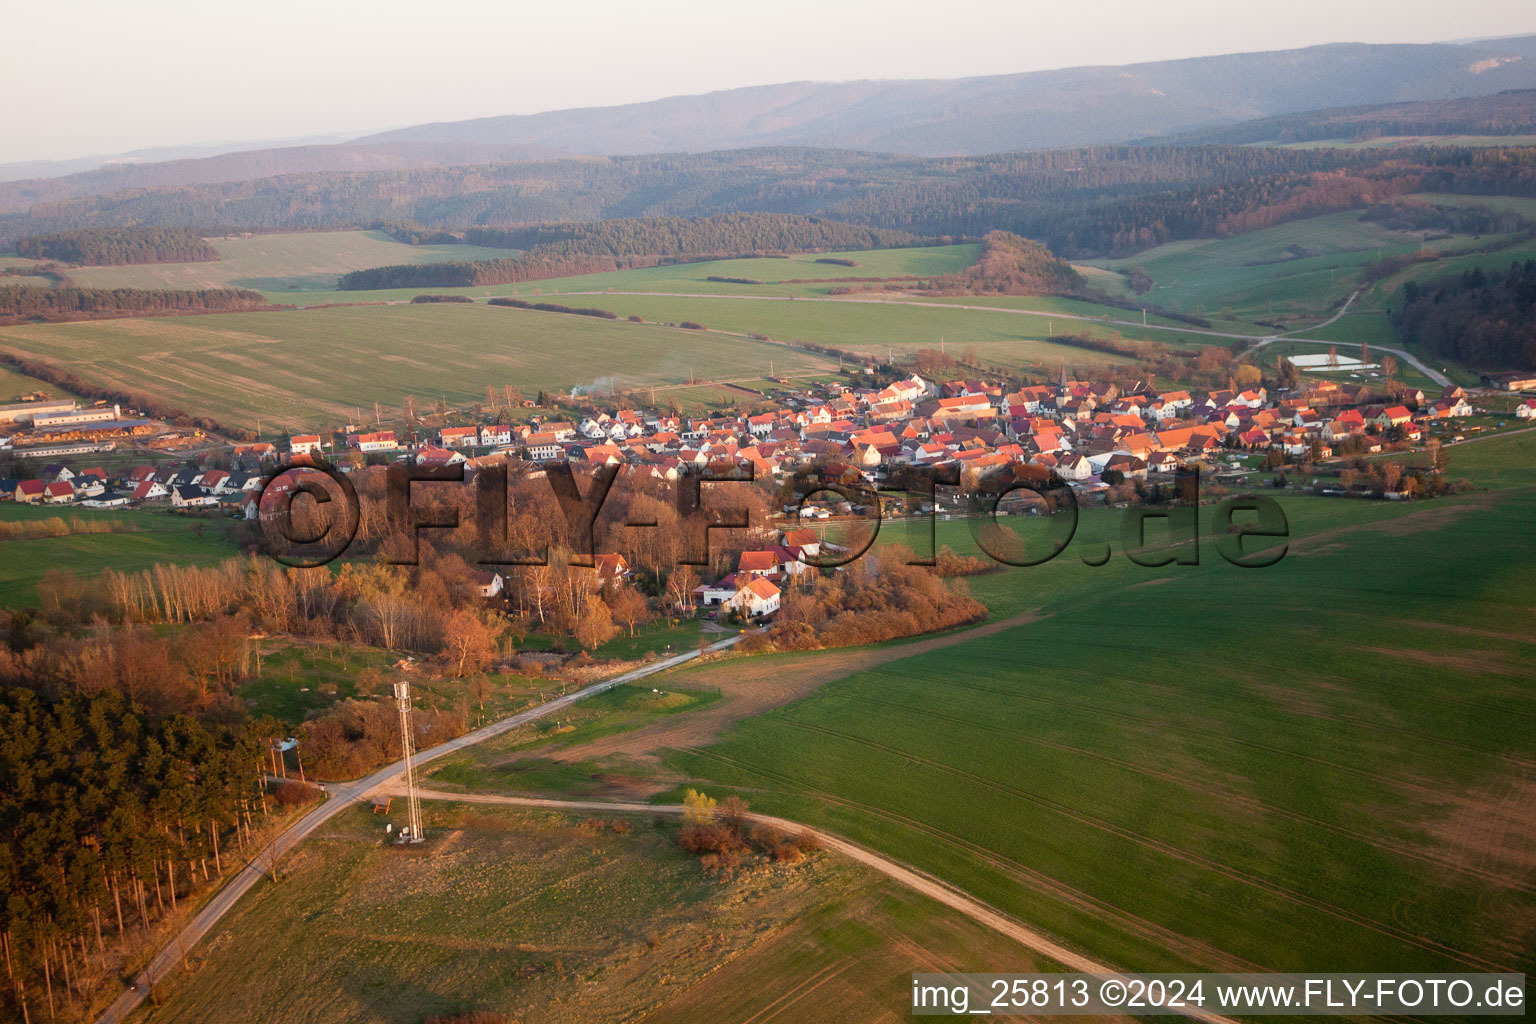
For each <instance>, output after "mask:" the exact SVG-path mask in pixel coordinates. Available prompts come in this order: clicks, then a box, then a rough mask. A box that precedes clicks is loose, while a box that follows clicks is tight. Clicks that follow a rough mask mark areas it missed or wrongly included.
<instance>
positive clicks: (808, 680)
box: [496, 612, 1039, 792]
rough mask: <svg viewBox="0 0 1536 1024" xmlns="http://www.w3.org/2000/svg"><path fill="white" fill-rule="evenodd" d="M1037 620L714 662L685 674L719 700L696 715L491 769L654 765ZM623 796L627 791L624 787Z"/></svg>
mask: <svg viewBox="0 0 1536 1024" xmlns="http://www.w3.org/2000/svg"><path fill="white" fill-rule="evenodd" d="M1038 618H1039V615H1038V614H1037V612H1024V613H1022V614H1019V615H1014V616H1011V617H1009V618H1006V619H998V620H997V621H995V622H987V623H983V624H982V625H980V626H975V627H972V628H971V629H961V630H955V631H953V632H949V633H945V634H942V635H940V636H935V637H929V638H928V639H926V640H918V641H916V642H914V643H907V644H895V645H888V646H883V647H853V648H845V649H841V650H831V651H814V652H809V653H807V654H804V655H796V656H794V658H795V660H794V662H793V663H792V664H790V665H786V664H785V663H784V662H783V661H781V660H778V659H775V660H774V661H772V662H769V663H767V664H764V663H761V662H759V661H757V660H756V659H753V658H732V659H729V660H726V661H721V662H717V663H715V664H713V665H709V666H707V667H705V668H703V669H702V670H699V671H696V672H693V673H691V674H690V675H689V676H688V685H690V686H705V687H710V688H713V689H718V690H719V691H720V693H721V699H720V700H718V701H715V702H714V703H712V704H710V705H708V706H707V707H705V708H703V709H701V710H699V711H694V712H689V713H685V714H682V715H677V716H675V717H673V718H671V719H667V720H663V721H660V722H656V723H654V724H652V725H647V726H643V727H641V728H639V729H635V730H634V731H632V732H625V733H617V734H615V735H611V736H602V737H599V738H597V739H594V740H592V741H590V742H587V743H575V744H572V745H570V746H568V747H560V748H556V749H553V750H535V751H529V752H525V753H520V754H517V755H514V756H512V757H509V758H506V759H505V760H503V761H500V762H496V763H498V764H510V763H514V762H516V761H519V760H524V759H527V758H535V757H536V758H543V759H547V760H553V761H563V762H572V761H589V760H593V759H595V758H603V757H611V756H613V755H624V756H626V757H629V758H632V759H635V760H638V761H641V762H643V763H646V764H655V763H656V762H657V759H658V758H657V755H658V752H659V751H662V750H666V749H679V748H684V747H697V746H702V745H704V744H707V743H710V742H711V741H713V740H714V739H716V738H717V737H718V736H719V735H720V734H721V733H723V732H724V731H725V730H726V729H727V728H729V727H730V726H731V725H733V724H735V723H736V722H739V721H741V720H742V719H743V718H749V717H751V716H753V715H758V714H762V713H763V712H764V711H767V710H769V709H771V708H776V707H782V706H783V705H785V704H788V703H790V702H791V701H795V700H799V699H800V698H801V697H804V696H806V695H807V694H809V693H811V692H813V691H815V690H817V689H819V688H821V687H822V686H824V685H826V684H827V683H830V682H832V681H833V680H835V679H841V678H843V677H844V676H848V675H852V674H853V673H855V672H863V671H865V670H867V669H871V668H874V667H876V666H878V665H884V664H885V663H887V662H890V661H896V660H897V659H900V658H907V657H911V656H912V655H914V654H926V653H928V652H929V651H936V650H940V649H942V648H945V647H949V646H952V645H954V644H958V643H963V642H965V641H968V640H974V639H977V638H978V637H984V636H991V635H993V634H994V633H1001V632H1002V631H1004V630H1007V629H1012V628H1014V627H1015V626H1022V625H1026V624H1028V623H1030V622H1034V621H1036V620H1037V619H1038ZM662 788H664V786H663V785H662V784H661V783H659V782H658V783H657V785H656V786H655V789H656V790H660V789H662ZM626 792H633V790H632V789H626Z"/></svg>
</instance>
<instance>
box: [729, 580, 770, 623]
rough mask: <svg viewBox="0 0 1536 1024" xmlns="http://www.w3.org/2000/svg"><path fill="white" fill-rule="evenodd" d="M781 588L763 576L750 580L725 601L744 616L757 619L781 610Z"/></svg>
mask: <svg viewBox="0 0 1536 1024" xmlns="http://www.w3.org/2000/svg"><path fill="white" fill-rule="evenodd" d="M779 600H780V593H779V588H778V587H776V586H774V585H773V584H772V583H770V582H769V581H768V580H765V579H763V578H762V577H761V576H754V577H752V578H751V579H750V580H748V581H747V582H746V583H745V584H744V585H743V586H742V588H741V589H740V590H738V591H736V593H735V594H733V595H732V596H731V597H730V598H729V599H728V600H727V601H726V602H725V603H726V606H727V607H729V608H731V609H732V610H733V611H735V612H736V613H737V614H739V615H741V616H743V617H744V618H749V619H755V618H758V617H759V616H762V615H772V614H773V613H774V612H776V611H778V610H779Z"/></svg>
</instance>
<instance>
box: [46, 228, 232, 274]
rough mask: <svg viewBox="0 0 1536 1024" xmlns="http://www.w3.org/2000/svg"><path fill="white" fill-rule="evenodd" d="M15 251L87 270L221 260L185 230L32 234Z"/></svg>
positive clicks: (126, 230)
mask: <svg viewBox="0 0 1536 1024" xmlns="http://www.w3.org/2000/svg"><path fill="white" fill-rule="evenodd" d="M16 252H17V253H18V254H19V255H21V256H25V257H27V258H29V259H34V260H58V261H59V262H60V263H73V264H77V265H80V266H87V267H115V266H121V265H123V264H127V263H200V262H207V261H209V260H216V259H218V258H219V251H218V250H217V249H215V248H214V247H213V246H211V245H209V244H208V243H207V242H206V241H204V240H203V238H202V236H201V235H199V234H198V233H197V232H195V231H192V230H191V229H189V228H184V227H145V226H129V227H103V228H85V229H82V230H80V231H67V232H63V233H61V234H56V235H31V236H29V237H27V238H23V239H20V240H18V241H17V243H16Z"/></svg>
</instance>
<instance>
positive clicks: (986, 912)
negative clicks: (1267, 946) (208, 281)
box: [386, 787, 1236, 1024]
mask: <svg viewBox="0 0 1536 1024" xmlns="http://www.w3.org/2000/svg"><path fill="white" fill-rule="evenodd" d="M398 788H400V789H402V790H403V787H398ZM386 792H393V788H391V789H388V790H386ZM417 796H419V797H421V799H423V800H441V801H445V802H453V803H469V804H498V805H507V806H513V807H543V808H548V809H550V810H557V811H580V812H592V811H609V812H615V813H628V814H666V815H673V816H676V815H681V814H682V813H683V807H682V806H681V805H680V804H642V803H628V802H622V801H616V800H590V801H587V800H547V799H541V798H538V797H524V796H502V795H500V794H494V793H446V792H442V791H439V790H430V789H423V790H417ZM747 818H748V819H749V820H751V821H753V822H755V823H757V824H760V825H769V826H771V827H774V828H778V829H781V830H783V831H786V832H789V833H792V834H798V833H801V832H809V833H811V834H812V835H813V836H815V837H816V839H817V841H818V842H820V843H821V845H822V846H823V847H825V848H826V849H829V850H833V851H835V852H837V853H839V854H841V855H842V856H844V857H847V858H848V859H849V860H852V861H855V862H857V863H859V864H863V865H864V866H865V867H868V868H871V869H873V870H875V871H878V872H879V873H880V874H882V875H885V876H886V877H887V878H889V879H891V880H892V881H894V882H896V883H897V884H899V885H901V886H903V887H905V888H907V889H911V890H912V891H913V892H916V893H919V894H921V895H923V896H926V897H928V898H929V899H931V900H934V901H936V902H938V903H942V904H943V905H944V906H946V907H949V908H950V909H951V910H955V911H958V912H959V913H961V914H964V915H965V916H966V917H968V918H970V919H971V920H973V921H975V922H976V923H978V924H980V925H982V926H983V927H985V928H990V929H991V930H992V931H994V932H997V933H998V934H999V935H1004V936H1006V937H1008V938H1010V939H1013V940H1014V941H1015V942H1017V943H1019V945H1021V946H1024V947H1025V948H1027V949H1030V950H1033V951H1034V952H1036V953H1039V954H1040V955H1041V956H1045V957H1048V958H1050V959H1051V960H1054V961H1055V962H1056V963H1058V964H1060V965H1061V966H1062V967H1064V968H1066V969H1067V970H1070V971H1081V972H1083V973H1086V974H1116V973H1118V972H1117V971H1115V969H1114V968H1112V967H1108V966H1106V965H1104V964H1101V963H1098V962H1096V961H1094V960H1090V959H1088V958H1087V957H1085V956H1083V955H1082V954H1080V953H1074V952H1073V951H1072V950H1070V949H1067V948H1066V947H1065V946H1062V945H1060V944H1058V943H1056V942H1053V941H1052V940H1051V939H1049V938H1047V937H1046V936H1044V935H1042V934H1041V933H1039V932H1037V931H1035V930H1034V929H1032V928H1028V927H1026V926H1024V925H1022V924H1020V923H1019V922H1018V921H1015V920H1013V919H1012V918H1010V917H1007V916H1006V915H1004V914H1003V913H1002V912H1000V911H998V910H994V909H993V908H992V907H989V906H987V905H986V904H985V903H982V902H981V901H980V900H976V899H973V898H972V897H970V896H968V895H966V894H965V893H964V892H963V891H961V890H960V889H957V888H955V887H954V886H952V885H950V884H949V883H948V882H945V881H942V880H940V879H938V878H935V877H933V876H932V875H930V874H927V873H926V872H923V871H919V870H917V869H916V868H912V867H907V866H906V865H904V864H901V863H899V862H897V861H894V860H891V859H890V858H889V857H885V856H883V855H881V854H879V853H876V852H875V851H874V850H871V849H869V848H868V847H865V846H860V845H859V844H858V843H855V842H852V841H850V840H848V839H844V838H843V837H842V836H840V835H837V834H836V833H834V832H827V831H825V830H823V829H819V828H814V827H812V826H810V825H804V824H801V823H800V822H798V821H790V820H789V819H787V818H776V817H773V816H772V815H768V814H757V813H749V814H748V815H747ZM1180 1012H1181V1013H1183V1015H1184V1016H1187V1017H1190V1018H1192V1019H1194V1020H1199V1021H1205V1022H1206V1024H1236V1022H1235V1021H1233V1020H1232V1018H1230V1017H1223V1016H1221V1015H1220V1014H1215V1013H1205V1012H1202V1011H1200V1010H1197V1009H1194V1008H1187V1009H1186V1010H1184V1011H1180Z"/></svg>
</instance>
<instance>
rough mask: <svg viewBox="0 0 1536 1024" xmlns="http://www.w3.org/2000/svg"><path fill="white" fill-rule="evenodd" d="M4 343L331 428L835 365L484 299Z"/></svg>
mask: <svg viewBox="0 0 1536 1024" xmlns="http://www.w3.org/2000/svg"><path fill="white" fill-rule="evenodd" d="M0 348H4V349H7V350H10V351H13V352H18V353H21V354H24V355H27V356H36V357H41V358H43V359H47V360H49V361H52V362H56V363H59V364H62V365H63V366H64V367H65V368H67V369H69V370H70V371H72V372H74V373H78V374H80V375H81V376H82V377H86V378H88V379H90V380H93V381H97V382H100V383H105V384H112V385H117V386H121V387H124V388H127V389H130V390H131V391H133V392H138V393H150V394H153V395H155V396H156V397H158V398H160V399H162V400H164V401H167V402H170V403H173V404H175V405H177V406H179V407H181V408H184V409H186V410H187V411H189V412H192V413H194V414H198V415H204V416H211V417H213V418H214V419H216V420H218V421H219V422H221V423H225V424H231V425H243V426H256V425H257V423H258V421H259V422H260V424H261V426H262V428H263V431H264V432H265V433H266V434H271V433H272V432H273V431H274V430H285V431H287V430H292V431H296V430H300V429H328V428H331V427H334V426H335V425H337V424H338V423H344V422H349V421H352V420H353V419H354V418H355V417H356V416H357V415H358V410H362V414H363V417H364V418H365V419H366V418H368V417H370V416H371V412H372V406H373V403H374V402H379V403H381V405H382V406H383V407H384V409H385V410H386V412H387V413H388V414H390V415H398V414H399V413H400V408H401V403H402V402H403V401H404V399H405V397H406V396H407V395H414V396H416V397H417V398H418V400H419V403H420V407H421V408H423V409H425V408H427V406H428V404H429V403H431V402H434V401H436V400H437V399H438V398H446V399H447V400H448V401H449V402H450V403H457V404H464V403H468V402H474V401H479V400H481V399H483V398H484V396H485V389H486V386H487V385H491V386H494V387H495V388H497V389H498V390H499V389H500V388H501V386H502V385H503V384H513V385H516V386H517V387H520V388H522V389H523V391H524V392H525V393H526V394H528V395H530V396H531V395H533V394H534V393H535V392H536V391H538V390H539V389H541V388H543V389H550V390H554V391H558V392H561V393H564V392H567V391H568V390H569V389H570V388H571V387H572V386H574V385H579V384H590V383H592V382H594V381H597V380H599V379H605V380H609V381H617V382H618V383H620V384H623V385H634V386H643V385H648V384H664V383H676V382H686V381H687V380H689V379H690V377H698V378H703V379H721V378H729V377H758V376H761V375H762V374H765V373H767V372H768V371H769V369H770V366H771V367H772V368H773V369H774V370H775V371H776V372H777V373H781V374H782V373H795V372H812V371H815V372H820V371H825V370H827V369H830V368H835V367H836V362H835V361H834V360H830V359H827V358H825V357H821V356H816V355H813V354H811V353H807V352H804V351H800V350H797V349H792V348H787V347H784V346H779V345H767V344H762V343H758V342H754V341H750V340H747V339H745V338H725V337H721V336H720V335H718V334H708V333H703V332H699V331H688V330H678V329H675V328H669V327H662V326H657V325H654V324H631V323H626V322H622V321H617V322H616V321H606V320H598V319H594V318H592V317H582V316H570V315H565V314H558V313H537V312H531V311H527V310H516V309H500V308H495V307H491V306H486V305H482V304H475V305H457V304H435V305H424V306H422V305H418V306H412V305H403V306H358V307H350V308H332V309H314V310H303V311H290V312H266V313H235V314H221V315H214V316H198V317H179V318H172V319H154V320H150V319H145V320H111V321H96V322H86V323H73V324H48V325H44V324H37V325H32V324H28V325H24V326H20V327H7V328H0Z"/></svg>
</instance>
